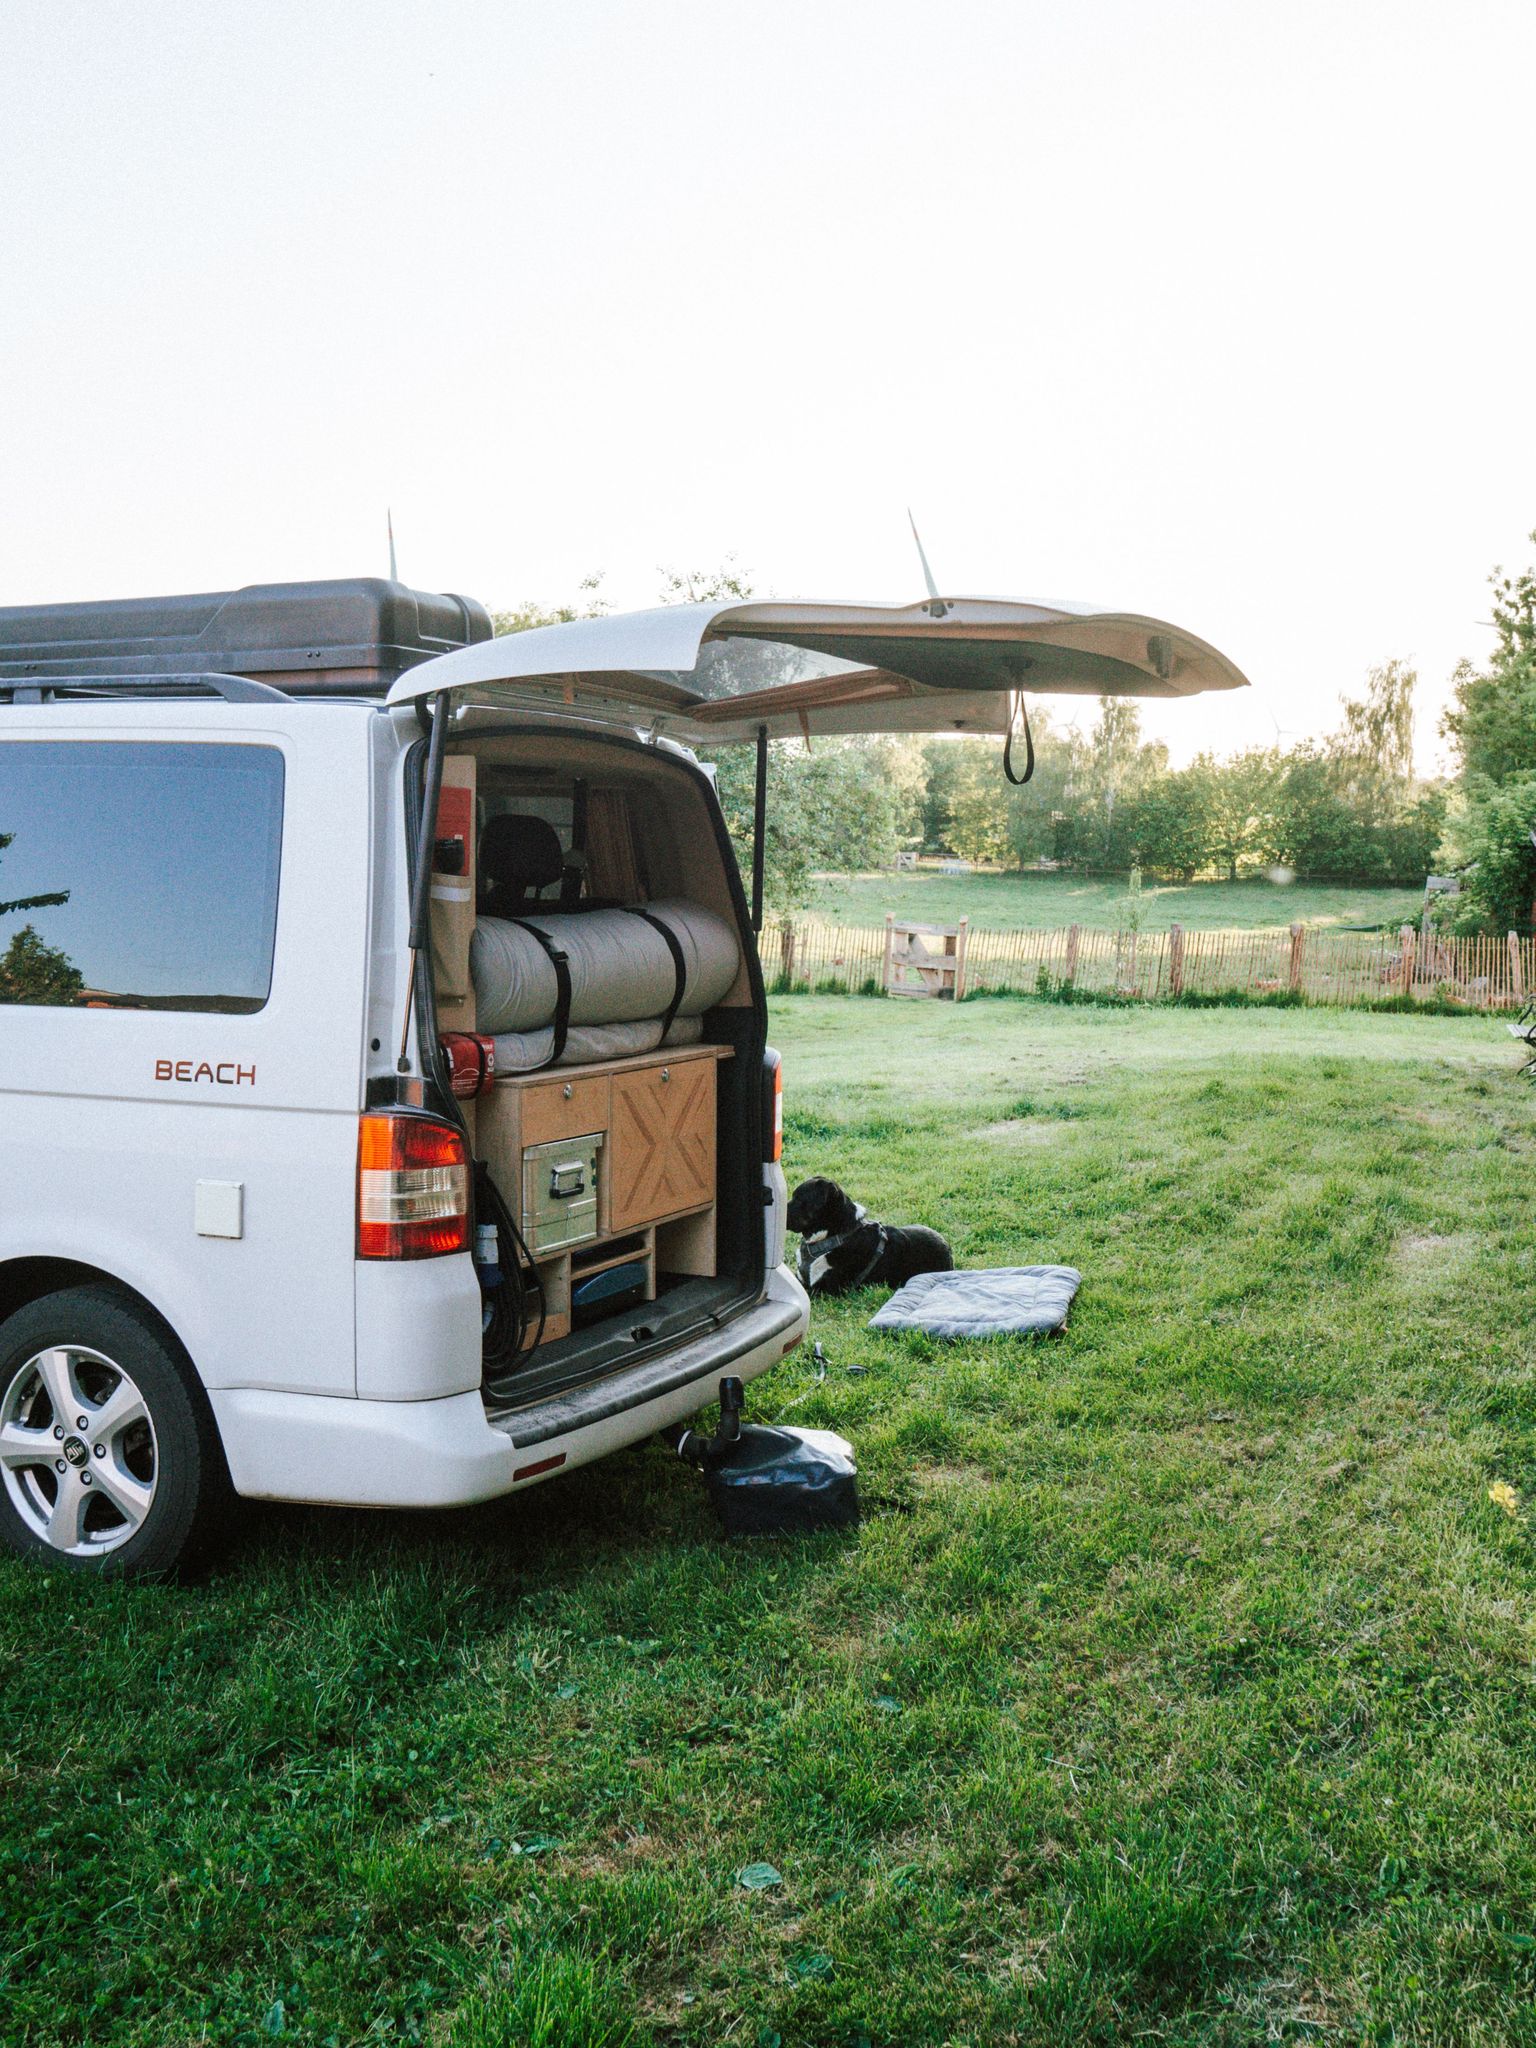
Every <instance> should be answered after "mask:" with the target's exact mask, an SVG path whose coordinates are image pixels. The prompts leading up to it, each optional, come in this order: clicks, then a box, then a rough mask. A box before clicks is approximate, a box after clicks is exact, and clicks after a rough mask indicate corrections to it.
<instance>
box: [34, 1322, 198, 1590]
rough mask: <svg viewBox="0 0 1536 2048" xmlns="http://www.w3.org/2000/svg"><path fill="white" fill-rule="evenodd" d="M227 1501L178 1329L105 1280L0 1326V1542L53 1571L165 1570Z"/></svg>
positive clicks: (191, 1550)
mask: <svg viewBox="0 0 1536 2048" xmlns="http://www.w3.org/2000/svg"><path fill="white" fill-rule="evenodd" d="M230 1498H231V1492H230V1484H229V1474H228V1469H227V1467H226V1465H225V1462H224V1453H223V1450H222V1448H221V1447H220V1444H219V1437H218V1430H217V1429H216V1427H215V1425H214V1420H213V1413H212V1410H211V1409H210V1408H209V1406H208V1399H207V1396H206V1394H205V1393H204V1392H203V1388H202V1384H201V1382H200V1381H199V1380H198V1378H197V1375H196V1373H195V1372H194V1371H193V1369H192V1366H191V1363H190V1361H189V1360H188V1359H187V1357H186V1354H185V1353H184V1352H183V1351H182V1349H181V1347H180V1346H179V1345H178V1344H177V1342H176V1340H175V1338H174V1336H173V1335H172V1334H171V1332H170V1331H169V1330H168V1329H167V1328H166V1326H165V1324H163V1323H162V1322H161V1321H160V1320H159V1318H158V1317H157V1316H155V1315H154V1314H153V1313H152V1312H151V1311H150V1310H148V1309H146V1308H144V1307H142V1306H141V1305H140V1304H139V1303H138V1302H136V1301H134V1300H133V1299H132V1298H131V1297H129V1296H127V1295H123V1294H119V1293H117V1292H116V1291H114V1290H113V1289H111V1288H106V1287H72V1288H68V1289H66V1290H65V1291H63V1292H61V1293H58V1294H49V1295H45V1296H44V1297H43V1298H42V1299H41V1300H39V1301H34V1302H29V1303H28V1305H27V1306H26V1307H25V1308H23V1309H18V1310H17V1312H16V1314H15V1315H13V1316H10V1317H8V1318H7V1320H6V1321H5V1322H4V1323H0V1540H3V1541H4V1543H5V1545H6V1546H7V1548H9V1549H11V1550H13V1551H17V1552H19V1553H20V1554H21V1555H23V1556H30V1557H36V1558H40V1559H42V1560H44V1561H45V1562H46V1563H47V1564H48V1565H49V1566H50V1567H52V1566H59V1567H61V1568H63V1569H66V1570H70V1571H93V1572H98V1573H112V1574H114V1575H135V1574H141V1573H146V1574H154V1573H165V1572H170V1571H173V1570H175V1569H176V1567H178V1566H179V1565H182V1564H184V1563H186V1562H188V1561H190V1560H191V1559H192V1558H193V1557H194V1556H195V1555H196V1554H197V1553H198V1552H199V1551H201V1550H202V1549H203V1548H204V1547H205V1545H206V1544H207V1542H208V1541H209V1539H210V1538H211V1537H212V1535H213V1534H214V1533H215V1531H216V1530H217V1528H218V1526H219V1524H220V1523H221V1522H222V1520H223V1517H224V1511H225V1510H226V1508H227V1506H228V1504H229V1501H230Z"/></svg>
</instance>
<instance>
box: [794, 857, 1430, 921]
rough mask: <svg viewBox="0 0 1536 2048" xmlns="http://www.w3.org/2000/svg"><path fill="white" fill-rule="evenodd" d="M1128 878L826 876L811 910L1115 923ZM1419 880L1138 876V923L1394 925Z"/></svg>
mask: <svg viewBox="0 0 1536 2048" xmlns="http://www.w3.org/2000/svg"><path fill="white" fill-rule="evenodd" d="M1125 900H1126V883H1125V877H1124V876H1113V875H1093V876H1089V875H1064V874H1062V875H959V876H950V875H940V874H937V873H927V872H918V873H915V874H904V875H824V876H822V877H821V879H820V880H819V881H818V883H817V885H816V901H815V904H814V906H813V911H814V914H815V915H816V916H818V917H824V918H826V919H827V920H828V921H829V922H830V923H833V924H879V923H880V922H881V921H882V920H883V919H884V917H885V914H886V912H887V911H888V910H889V911H894V912H895V913H896V915H897V916H899V917H907V918H912V919H915V920H917V921H918V922H920V923H925V924H953V923H954V922H955V921H956V919H957V918H961V917H968V918H969V919H970V920H971V922H972V924H974V925H976V926H978V927H979V928H981V929H983V930H985V931H1016V930H1018V929H1019V928H1020V927H1021V926H1043V927H1047V928H1055V927H1058V926H1065V925H1069V924H1085V925H1108V926H1111V927H1113V926H1114V925H1115V924H1117V923H1118V922H1119V921H1120V919H1121V917H1122V916H1123V915H1124V906H1125ZM1423 902H1424V892H1423V890H1422V889H1371V888H1365V887H1351V886H1350V885H1348V884H1346V883H1342V882H1338V883H1335V882H1290V883H1284V884H1280V883H1275V882H1269V881H1264V880H1262V879H1261V880H1257V881H1245V882H1185V883H1162V882H1147V883H1144V884H1143V886H1142V890H1141V916H1142V928H1143V929H1144V930H1146V931H1154V930H1155V931H1163V930H1166V929H1167V927H1168V926H1169V925H1171V924H1182V925H1184V926H1185V927H1186V928H1187V929H1189V930H1191V931H1193V930H1197V929H1217V928H1220V929H1230V930H1239V931H1255V930H1259V931H1262V930H1268V929H1270V928H1271V927H1273V926H1276V925H1289V924H1291V923H1293V922H1294V921H1295V920H1297V919H1300V920H1301V921H1302V922H1303V923H1305V924H1309V925H1332V926H1339V925H1381V924H1386V925H1397V924H1400V923H1401V922H1402V920H1403V919H1404V918H1405V917H1412V916H1413V915H1414V913H1415V912H1416V911H1418V910H1420V909H1422V908H1423Z"/></svg>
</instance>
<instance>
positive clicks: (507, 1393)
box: [0, 582, 1242, 1569]
mask: <svg viewBox="0 0 1536 2048" xmlns="http://www.w3.org/2000/svg"><path fill="white" fill-rule="evenodd" d="M1241 681H1242V678H1241V676H1240V675H1239V674H1238V673H1237V671H1236V670H1235V669H1233V668H1232V667H1231V666H1230V665H1229V664H1228V663H1227V662H1225V661H1224V660H1223V659H1222V658H1221V657H1220V656H1219V655H1217V654H1216V653H1215V652H1214V651H1213V650H1212V649H1210V648H1209V647H1207V646H1205V645H1204V644H1203V643H1201V642H1199V641H1197V640H1194V639H1192V638H1191V637H1190V636H1189V635H1187V634H1184V633H1181V632H1177V631H1175V630H1174V629H1172V628H1170V627H1167V626H1164V625H1161V624H1159V623H1157V622H1156V621H1152V620H1148V619H1144V618H1136V617H1131V616H1127V615H1122V614H1107V613H1102V612H1094V611H1089V610H1083V609H1078V610H1074V609H1072V608H1068V607H1063V606H1031V605H1024V604H1013V603H1000V602H991V601H974V600H957V601H947V600H940V599H933V600H931V601H928V602H925V603H923V604H919V605H915V606H910V607H904V608H887V607H880V606H871V605H848V604H777V603H764V604H732V605H720V604H704V605H685V606H677V607H671V608H667V609H663V610H660V611H653V612H646V613H639V614H635V615H631V616H628V617H617V618H604V619H594V620H587V621H577V622H574V623H572V624H569V625H563V626H554V627H549V628H545V629H542V630H538V631H534V632H529V633H525V634H520V635H517V636H515V637H512V638H505V639H493V638H491V637H490V627H489V621H488V619H487V617H486V615H485V613H484V612H483V611H482V610H481V609H480V607H478V606H476V605H473V604H470V603H468V602H467V601H465V600H461V599H457V598H433V597H427V596H425V595H422V594H420V593H415V592H410V591H406V590H404V589H402V588H401V587H400V586H398V585H394V584H383V583H377V584H375V583H365V582H359V583H355V584H336V585H309V586H274V587H268V588H265V589H256V590H248V591H243V592H237V593H232V594H226V595H223V596H219V597H207V598H183V599H171V600H154V601H135V602H133V603H131V604H125V605H73V606H58V607H27V608H13V609H11V610H9V611H3V612H0V1535H3V1536H4V1538H5V1540H6V1542H7V1543H8V1544H9V1545H11V1546H12V1547H13V1548H14V1549H17V1550H20V1551H24V1552H27V1551H30V1552H37V1553H39V1554H41V1555H43V1556H46V1557H48V1558H49V1559H50V1560H53V1561H58V1562H61V1563H67V1564H70V1565H78V1566H82V1567H95V1568H113V1569H164V1568H166V1567H169V1566H170V1565H172V1564H173V1563H174V1562H175V1561H176V1560H177V1559H178V1558H179V1557H181V1556H182V1555H183V1553H184V1552H186V1551H187V1549H188V1548H189V1546H190V1545H191V1544H192V1543H193V1542H194V1540H195V1539H197V1538H198V1537H200V1536H201V1535H202V1534H203V1533H204V1532H205V1531H206V1530H207V1529H208V1527H209V1526H210V1525H211V1524H212V1523H213V1522H214V1521H215V1520H216V1518H217V1513H218V1510H219V1508H220V1506H221V1504H222V1503H223V1502H224V1501H225V1500H226V1499H227V1497H228V1494H229V1493H230V1491H231V1490H233V1492H234V1493H236V1494H243V1495H249V1496H254V1497H258V1498H266V1499H282V1500H299V1501H321V1502H335V1503H344V1504H354V1505H372V1506H387V1507H429V1506H430V1507H437V1506H443V1505H447V1504H452V1503H456V1502H471V1501H479V1500H485V1499H487V1498H489V1497H491V1496H494V1495H497V1494H502V1493H507V1492H510V1491H512V1490H513V1489H515V1488H518V1487H522V1486H528V1485H531V1484H533V1483H535V1482H536V1481H538V1480H540V1479H543V1478H546V1477H549V1476H550V1475H552V1474H555V1473H558V1472H561V1471H565V1470H569V1469H570V1468H571V1467H573V1466H576V1465H580V1464H583V1463H586V1462H587V1461H589V1460H591V1459H593V1458H596V1457H599V1456H600V1455H602V1454H603V1453H604V1452H606V1451H610V1450H614V1449H616V1448H618V1447H619V1446H621V1445H624V1444H628V1443H632V1442H634V1441H635V1440H636V1439H638V1438H641V1437H644V1436H646V1435H648V1434H649V1433H651V1432H653V1431H655V1430H658V1429H661V1428H664V1427H666V1426H667V1425H670V1424H674V1423H677V1422H679V1421H681V1420H682V1418H684V1417H686V1416H689V1415H691V1414H693V1413H694V1412H696V1411H697V1410H698V1409H700V1408H701V1407H703V1406H705V1405H706V1404H708V1403H709V1402H711V1401H712V1400H713V1399H714V1398H715V1396H716V1393H717V1390H718V1387H719V1382H720V1379H721V1376H722V1374H729V1375H734V1376H736V1377H739V1378H741V1379H748V1378H750V1377H752V1376H753V1375H754V1374H757V1373H760V1372H763V1371H765V1370H766V1369H767V1368H768V1367H769V1366H771V1365H773V1364H774V1363H775V1362H776V1361H777V1360H778V1359H780V1358H781V1357H783V1356H784V1354H785V1353H786V1352H788V1351H790V1350H792V1349H793V1347H794V1346H795V1345H797V1344H798V1343H799V1342H800V1341H801V1339H802V1337H803V1336H804V1335H805V1331H806V1323H807V1304H806V1299H805V1296H804V1294H803V1292H802V1291H801V1288H800V1287H799V1285H798V1283H797V1282H796V1280H795V1278H794V1276H793V1275H792V1273H791V1272H790V1271H789V1270H788V1269H787V1268H786V1267H785V1265H784V1263H783V1235H784V1185H783V1178H782V1174H781V1171H780V1167H779V1164H778V1149H779V1141H778V1105H779V1067H778V1061H777V1058H776V1057H775V1055H774V1054H773V1053H772V1052H771V1051H769V1049H768V1048H767V1045H766V1042H765V1029H766V1010H765V1003H764V996H763V983H762V977H761V973H760V971H759V967H758V960H757V952H756V946H755V941H754V926H753V918H752V916H751V913H750V912H749V907H748V903H747V900H746V898H745V896H744V893H743V889H742V884H741V880H740V878H739V875H738V872H737V867H736V863H735V860H734V859H733V857H732V852H731V847H730V844H729V841H728V838H727V834H726V829H725V823H724V819H723V817H722V814H721V811H720V807H719V804H718V802H717V800H716V797H715V793H714V788H713V784H712V780H711V776H710V773H709V771H708V770H707V768H705V767H703V766H701V765H700V763H699V761H698V760H697V759H696V758H695V756H694V754H693V753H692V752H691V751H689V749H690V747H691V746H696V745H699V744H701V743H707V744H716V743H720V742H723V741H730V740H745V741H748V742H751V741H754V740H755V741H756V743H757V745H758V748H759V761H760V764H761V763H762V762H763V761H764V760H765V759H766V752H765V749H766V741H767V738H768V736H769V735H770V734H785V733H788V734H799V733H802V732H804V733H806V734H809V733H812V732H818V731H826V732H852V731H867V730H886V731H900V730H906V731H957V730H958V731H967V732H969V731H1000V730H1003V729H1005V728H1006V727H1007V726H1008V724H1009V721H1010V719H1011V718H1012V717H1013V716H1014V715H1015V713H1016V710H1017V708H1018V700H1019V693H1020V692H1021V691H1022V690H1023V689H1025V688H1028V689H1029V690H1031V691H1036V690H1042V691H1062V690H1078V691H1091V692H1096V693H1097V692H1112V693H1114V692H1120V693H1135V694H1144V695H1158V696H1172V695H1186V694H1189V693H1192V692H1195V691H1199V690H1205V689H1223V688H1229V687H1232V686H1234V685H1237V684H1239V683H1241ZM760 787H761V775H760ZM761 816H762V813H761V802H760V804H759V831H761Z"/></svg>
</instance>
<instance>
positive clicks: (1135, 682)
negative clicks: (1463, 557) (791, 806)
mask: <svg viewBox="0 0 1536 2048" xmlns="http://www.w3.org/2000/svg"><path fill="white" fill-rule="evenodd" d="M1246 681H1247V678H1246V677H1245V676H1244V675H1243V674H1242V673H1241V671H1240V670H1238V669H1237V668H1235V667H1234V666H1233V664H1232V663H1231V662H1230V661H1228V660H1227V659H1226V658H1225V656H1223V655H1221V654H1218V653H1217V651H1216V650H1215V648H1213V647H1210V646H1208V645H1207V644H1206V642H1205V641H1203V640H1197V639H1196V638H1195V637H1194V635H1193V634H1192V633H1186V632H1183V631H1182V630H1181V629H1180V628H1178V627H1176V626H1170V625H1167V624H1165V623H1164V622H1163V621H1161V620H1159V619H1148V618H1142V617H1140V616H1138V615H1136V614H1134V613H1130V612H1108V611H1100V610H1097V609H1095V608H1094V607H1092V606H1088V605H1069V604H1050V605H1047V604H1024V603H1020V602H1016V601H1012V600H1005V599H999V598H928V599H925V600H924V601H923V602H922V603H920V604H912V605H875V604H841V603H814V604H811V603H792V604H791V603H783V604H781V603H778V602H772V603H750V604H686V605H666V606H662V607H660V608H658V609H656V610H654V611H642V612H625V613H619V614H616V615H614V616H612V617H608V618H597V619H573V620H571V621H570V622H569V623H568V624H564V625H558V626H540V627H535V628H534V629H533V630H532V631H530V632H526V633H514V634H510V635H507V636H506V637H504V638H501V639H496V640H483V641H480V642H478V643H477V644H476V645H474V646H472V647H463V648H460V649H458V650H457V651H456V652H454V653H452V654H445V655H440V656H439V657H438V658H437V659H436V660H434V661H428V662H423V663H422V664H421V665H420V666H419V667H417V668H413V669H411V670H410V671H409V672H408V673H407V674H405V675H403V676H402V677H401V678H400V680H399V681H398V682H397V683H396V684H395V685H394V687H393V688H392V689H391V691H390V693H389V698H388V701H389V703H390V704H406V703H411V702H415V701H419V700H421V699H423V698H431V697H435V696H438V695H440V694H441V693H443V692H445V691H450V690H451V691H454V692H455V693H459V692H462V693H463V697H464V700H465V701H469V702H481V703H494V704H500V705H504V706H506V707H507V708H509V709H510V708H521V709H524V710H543V711H546V712H548V711H554V712H558V711H560V710H562V709H564V710H566V711H568V712H571V713H575V714H577V715H580V716H583V717H586V718H598V719H602V720H604V721H605V722H606V721H609V720H612V721H614V722H617V723H622V724H625V725H628V726H635V725H637V724H639V725H643V726H645V727H648V728H655V729H659V730H661V731H663V732H667V733H669V734H671V735H673V736H674V737H675V738H678V739H681V740H685V741H689V742H691V743H693V744H708V743H712V742H714V743H718V742H720V741H724V740H745V739H751V738H755V737H756V735H757V733H758V731H759V729H760V728H763V727H766V728H767V730H768V732H769V733H770V734H771V735H781V734H793V733H806V734H810V733H856V732H1003V731H1006V729H1007V726H1008V722H1009V717H1010V713H1011V710H1012V705H1013V701H1014V697H1015V695H1016V693H1018V692H1020V691H1023V692H1025V693H1026V694H1027V695H1029V696H1036V695H1042V694H1056V693H1058V692H1072V693H1076V694H1080V695H1085V696H1112V697H1190V696H1194V695H1196V694H1197V693H1198V692H1200V691H1202V690H1233V689H1241V688H1242V687H1244V685H1245V684H1246Z"/></svg>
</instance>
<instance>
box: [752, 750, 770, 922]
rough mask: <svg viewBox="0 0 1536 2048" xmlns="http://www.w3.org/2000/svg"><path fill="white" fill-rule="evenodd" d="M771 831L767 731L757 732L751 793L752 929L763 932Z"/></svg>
mask: <svg viewBox="0 0 1536 2048" xmlns="http://www.w3.org/2000/svg"><path fill="white" fill-rule="evenodd" d="M767 829H768V728H767V726H766V725H760V726H759V727H758V728H757V781H756V783H755V785H754V787H753V791H752V929H753V931H755V932H760V931H761V930H762V928H763V841H764V838H765V836H766V834H767Z"/></svg>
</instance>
